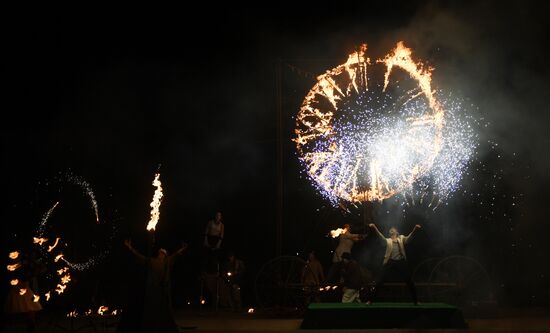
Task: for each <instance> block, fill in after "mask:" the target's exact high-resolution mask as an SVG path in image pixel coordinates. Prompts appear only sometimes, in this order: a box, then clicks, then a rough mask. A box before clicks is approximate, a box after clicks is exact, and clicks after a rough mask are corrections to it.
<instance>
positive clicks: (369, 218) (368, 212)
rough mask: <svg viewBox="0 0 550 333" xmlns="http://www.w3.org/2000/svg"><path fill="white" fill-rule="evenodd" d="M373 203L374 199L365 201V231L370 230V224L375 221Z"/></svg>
mask: <svg viewBox="0 0 550 333" xmlns="http://www.w3.org/2000/svg"><path fill="white" fill-rule="evenodd" d="M373 207H374V205H373V203H372V201H369V200H367V201H365V202H363V223H364V227H365V233H366V232H367V231H368V230H369V224H371V223H374V212H373Z"/></svg>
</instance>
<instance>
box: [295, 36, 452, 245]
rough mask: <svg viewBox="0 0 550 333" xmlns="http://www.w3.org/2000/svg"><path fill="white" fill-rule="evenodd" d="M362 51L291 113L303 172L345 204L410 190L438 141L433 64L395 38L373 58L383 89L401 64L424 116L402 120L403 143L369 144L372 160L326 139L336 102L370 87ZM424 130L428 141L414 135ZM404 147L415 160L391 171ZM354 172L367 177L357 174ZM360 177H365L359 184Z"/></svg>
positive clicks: (439, 114) (323, 78)
mask: <svg viewBox="0 0 550 333" xmlns="http://www.w3.org/2000/svg"><path fill="white" fill-rule="evenodd" d="M366 50H367V45H366V44H363V45H361V46H360V48H359V50H357V51H355V52H353V53H351V54H350V55H349V57H348V59H347V61H346V62H345V63H344V64H342V65H339V66H337V67H335V68H333V69H331V70H328V71H327V72H326V73H325V74H322V75H320V76H318V77H317V84H315V85H314V86H313V88H311V90H310V91H309V92H308V94H307V95H306V97H305V98H304V101H303V103H302V106H301V108H300V111H299V113H298V115H297V117H296V130H295V134H296V137H295V138H294V139H293V141H294V142H295V143H296V148H297V150H298V153H299V155H300V159H301V161H302V162H303V163H304V165H305V168H306V171H307V173H308V175H309V176H310V178H311V179H312V180H313V181H314V182H315V183H316V184H317V185H318V186H319V188H320V189H321V190H322V191H323V193H326V194H328V195H329V196H330V197H333V198H341V199H344V200H347V201H349V202H364V201H382V200H384V199H387V198H390V197H392V196H393V195H395V194H396V193H398V192H401V191H403V190H405V189H406V188H409V187H410V186H411V185H412V184H413V182H414V181H415V180H416V179H418V177H419V176H420V175H422V174H423V173H425V172H427V171H428V170H429V169H430V168H431V167H432V165H433V163H434V161H435V158H436V157H437V155H438V154H439V151H440V150H441V146H442V140H443V139H442V129H443V125H444V110H443V108H442V106H441V104H440V103H439V102H438V101H437V100H436V98H435V95H434V90H432V87H431V75H432V71H433V68H431V67H427V66H426V67H425V66H423V65H422V64H421V63H416V62H414V60H413V59H412V57H411V54H412V51H411V49H409V48H407V47H405V46H404V44H403V42H399V43H397V45H396V47H395V49H393V50H392V51H391V52H390V53H389V54H387V55H386V56H385V57H384V58H383V59H379V60H376V63H377V64H378V63H380V64H383V65H385V67H386V71H385V74H384V87H383V91H386V89H387V88H388V85H389V83H390V75H391V73H392V70H393V69H394V68H400V69H402V70H403V71H405V72H406V73H408V74H409V76H410V77H411V78H412V79H413V80H414V81H415V85H416V86H417V87H418V89H419V90H420V93H417V94H416V95H414V96H413V97H411V99H413V98H416V97H418V96H420V95H423V96H425V97H426V99H427V100H428V104H429V107H430V112H429V114H427V115H424V116H419V117H417V118H412V119H407V124H408V126H409V131H408V132H407V131H405V133H408V134H409V135H408V136H404V137H403V138H401V139H402V140H403V143H402V144H395V143H392V144H393V146H391V147H389V148H390V149H382V148H383V147H379V146H380V145H381V143H378V142H374V143H372V145H374V147H378V148H379V149H381V151H382V154H381V156H377V155H376V156H377V158H373V159H372V160H370V161H369V160H367V157H366V156H364V154H362V153H363V152H360V153H358V154H357V156H353V155H352V156H348V155H347V154H348V153H347V151H348V150H347V149H346V147H344V143H342V142H340V141H337V142H335V141H331V138H333V137H334V134H335V133H336V132H335V129H334V127H333V123H334V121H333V117H334V115H335V114H336V113H337V112H339V111H340V110H339V107H340V105H339V102H340V101H341V100H343V98H347V97H348V96H350V95H351V94H357V95H358V94H360V93H361V92H362V91H368V89H369V88H368V85H367V83H368V82H367V66H369V65H371V62H370V59H369V58H367V57H366V55H365V54H366ZM340 112H341V111H340ZM424 128H428V129H433V130H434V134H433V136H432V137H430V138H429V139H425V138H424V137H421V136H416V137H415V136H414V134H415V133H416V132H418V131H421V130H422V129H424ZM415 131H416V132H415ZM319 143H321V144H319ZM325 143H326V145H325ZM386 144H387V143H386ZM394 146H395V147H394ZM318 147H321V148H318ZM403 147H406V148H407V149H409V150H410V151H411V152H412V153H417V154H419V155H420V156H421V157H420V158H419V159H420V160H419V161H416V160H414V161H415V162H414V163H416V165H411V166H410V169H409V170H405V171H400V172H396V174H390V173H392V172H393V171H394V170H396V169H397V168H398V166H401V167H402V166H403V165H407V166H408V164H405V163H400V161H399V160H398V159H397V158H396V157H395V156H400V155H399V154H398V152H397V151H396V150H399V149H402V148H403ZM344 156H346V159H344ZM365 167H366V169H365ZM359 170H362V172H365V173H366V175H358V171H359ZM365 176H367V177H365ZM364 178H368V179H369V180H370V181H367V182H365V183H364V184H361V182H363V180H362V179H364ZM390 180H391V181H390ZM333 237H335V236H333Z"/></svg>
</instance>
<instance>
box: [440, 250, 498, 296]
mask: <svg viewBox="0 0 550 333" xmlns="http://www.w3.org/2000/svg"><path fill="white" fill-rule="evenodd" d="M429 283H430V292H429V293H430V298H431V301H433V302H445V303H448V304H453V305H456V306H472V305H474V306H475V305H477V304H479V303H483V302H492V301H493V298H494V297H493V292H492V285H491V280H490V278H489V275H488V274H487V271H485V269H484V268H483V266H482V265H481V264H480V263H479V262H478V261H476V260H475V259H473V258H470V257H463V256H451V257H447V258H445V259H442V260H441V261H440V262H439V263H437V265H435V267H434V268H433V270H432V272H431V274H430V281H429Z"/></svg>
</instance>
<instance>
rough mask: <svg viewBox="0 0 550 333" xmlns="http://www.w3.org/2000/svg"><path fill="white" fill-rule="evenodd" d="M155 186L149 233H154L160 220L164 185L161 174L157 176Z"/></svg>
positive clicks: (148, 227)
mask: <svg viewBox="0 0 550 333" xmlns="http://www.w3.org/2000/svg"><path fill="white" fill-rule="evenodd" d="M153 186H154V187H156V190H155V194H154V195H153V200H152V201H151V204H150V206H151V219H150V220H149V223H147V231H154V230H155V228H156V226H157V223H158V221H159V218H160V204H161V203H162V196H163V194H162V184H161V182H160V173H157V174H156V175H155V179H154V180H153Z"/></svg>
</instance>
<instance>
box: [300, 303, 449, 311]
mask: <svg viewBox="0 0 550 333" xmlns="http://www.w3.org/2000/svg"><path fill="white" fill-rule="evenodd" d="M308 309H310V310H329V309H330V310H334V309H457V307H455V306H452V305H449V304H445V303H420V304H418V305H414V304H413V303H390V302H388V303H385V302H379V303H376V302H375V303H372V304H371V305H367V304H366V303H311V304H309V306H308Z"/></svg>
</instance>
